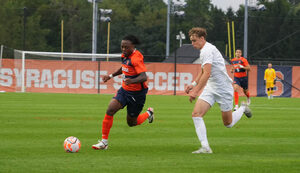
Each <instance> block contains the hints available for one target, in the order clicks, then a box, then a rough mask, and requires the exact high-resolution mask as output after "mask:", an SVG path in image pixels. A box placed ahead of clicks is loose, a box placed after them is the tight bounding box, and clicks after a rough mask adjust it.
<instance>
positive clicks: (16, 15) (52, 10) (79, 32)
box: [0, 0, 300, 61]
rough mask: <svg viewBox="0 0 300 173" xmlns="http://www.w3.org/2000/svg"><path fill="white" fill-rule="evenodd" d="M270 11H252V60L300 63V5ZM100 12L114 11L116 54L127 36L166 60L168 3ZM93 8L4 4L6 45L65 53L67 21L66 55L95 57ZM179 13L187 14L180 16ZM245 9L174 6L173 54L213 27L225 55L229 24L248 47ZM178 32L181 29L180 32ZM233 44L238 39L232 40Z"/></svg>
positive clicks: (202, 0)
mask: <svg viewBox="0 0 300 173" xmlns="http://www.w3.org/2000/svg"><path fill="white" fill-rule="evenodd" d="M260 4H264V5H265V7H266V10H264V11H259V10H255V11H253V10H251V9H249V18H248V38H249V42H248V57H249V58H250V60H260V59H265V60H282V61H284V60H299V58H300V10H299V9H300V4H299V0H274V1H271V2H269V1H266V0H261V1H260ZM99 8H103V9H112V10H113V14H112V15H110V17H111V19H112V20H111V24H110V26H111V27H110V52H111V53H119V52H120V41H121V39H122V38H123V37H124V36H125V35H127V34H134V35H136V36H138V37H139V38H140V40H141V42H142V44H141V45H140V46H139V47H138V48H139V49H140V50H141V51H142V52H143V53H144V55H145V57H147V60H149V61H163V59H164V58H165V52H166V26H167V25H166V21H167V5H166V4H165V3H164V2H163V0H103V2H102V3H99ZM92 10H93V9H92V3H90V2H88V1H87V0H72V1H70V0H43V1H41V0H1V6H0V44H2V45H5V46H7V47H10V48H14V49H20V50H32V51H55V52H60V51H61V31H62V30H61V21H62V20H63V21H64V30H63V32H64V36H63V40H64V52H80V53H90V52H91V51H92V50H91V49H92ZM174 10H183V11H185V16H184V17H175V16H174V15H173V11H174ZM244 10H245V8H244V6H243V5H241V6H240V8H239V9H238V10H237V11H236V12H234V11H233V10H232V9H231V8H229V9H227V11H222V10H221V9H219V8H217V7H216V6H214V5H212V4H211V2H210V0H186V5H185V6H181V7H175V6H174V5H172V10H171V17H170V18H171V20H170V53H171V52H173V51H174V50H175V49H176V48H178V44H179V42H178V40H176V36H175V35H176V34H178V33H179V31H182V32H183V33H185V35H186V39H185V40H183V43H184V44H189V43H190V41H189V39H188V31H189V29H190V28H192V27H194V26H202V27H205V28H207V31H208V38H207V40H208V41H209V42H212V43H213V44H215V45H216V46H217V47H218V48H219V50H220V51H221V52H222V53H223V54H224V55H225V54H226V52H228V49H227V51H226V47H227V46H226V45H227V44H228V37H227V36H228V31H227V22H230V23H231V22H232V21H234V24H235V43H236V48H243V41H244ZM107 25H108V24H107V23H105V22H98V38H97V39H98V45H97V52H98V53H106V47H107V33H108V27H107ZM175 29H176V30H175ZM231 41H232V40H231Z"/></svg>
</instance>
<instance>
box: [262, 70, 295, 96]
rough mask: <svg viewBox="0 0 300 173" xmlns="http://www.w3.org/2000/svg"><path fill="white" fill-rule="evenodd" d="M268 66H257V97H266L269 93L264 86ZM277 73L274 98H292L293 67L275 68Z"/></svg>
mask: <svg viewBox="0 0 300 173" xmlns="http://www.w3.org/2000/svg"><path fill="white" fill-rule="evenodd" d="M267 68H268V67H267V66H257V96H258V97H266V96H267V91H266V86H265V85H264V75H265V70H266V69H267ZM273 68H274V69H275V71H276V78H277V81H276V85H275V86H274V93H273V96H277V97H291V90H292V88H291V85H289V84H291V83H292V67H289V66H285V67H284V66H273Z"/></svg>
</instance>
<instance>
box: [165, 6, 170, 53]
mask: <svg viewBox="0 0 300 173" xmlns="http://www.w3.org/2000/svg"><path fill="white" fill-rule="evenodd" d="M170 11H171V0H168V11H167V34H166V35H167V38H166V58H168V57H169V54H170Z"/></svg>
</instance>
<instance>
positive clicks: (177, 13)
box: [173, 7, 185, 95]
mask: <svg viewBox="0 0 300 173" xmlns="http://www.w3.org/2000/svg"><path fill="white" fill-rule="evenodd" d="M174 8H175V7H174ZM173 14H174V25H175V33H176V32H177V22H176V18H177V17H184V16H185V12H184V11H176V10H174V12H173ZM174 45H175V51H174V95H176V73H177V46H176V40H175V44H174Z"/></svg>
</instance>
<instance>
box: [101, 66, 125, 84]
mask: <svg viewBox="0 0 300 173" xmlns="http://www.w3.org/2000/svg"><path fill="white" fill-rule="evenodd" d="M120 74H122V67H121V68H119V69H118V70H117V71H116V72H114V73H112V74H110V75H105V76H103V78H102V80H103V82H107V81H108V80H109V79H111V78H113V77H115V76H118V75H120Z"/></svg>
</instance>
